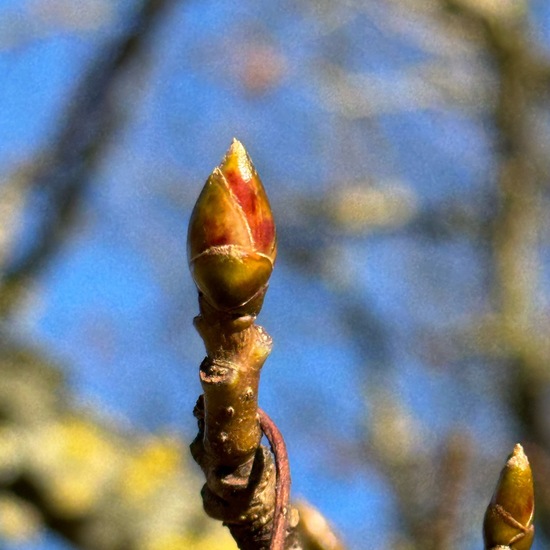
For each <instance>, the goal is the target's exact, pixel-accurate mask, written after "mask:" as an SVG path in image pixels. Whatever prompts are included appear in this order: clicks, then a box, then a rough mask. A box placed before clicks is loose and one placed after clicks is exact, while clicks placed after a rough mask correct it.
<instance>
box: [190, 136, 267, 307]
mask: <svg viewBox="0 0 550 550" xmlns="http://www.w3.org/2000/svg"><path fill="white" fill-rule="evenodd" d="M276 246H277V245H276V236H275V224H274V222H273V215H272V212H271V208H270V206H269V201H268V200H267V195H266V193H265V190H264V188H263V185H262V182H261V181H260V178H259V177H258V174H257V173H256V170H255V168H254V165H253V164H252V162H251V160H250V158H249V156H248V154H247V152H246V150H245V148H244V147H243V145H242V144H241V143H240V142H239V141H237V140H236V139H234V140H233V143H232V144H231V147H230V148H229V151H228V152H227V153H226V155H225V157H224V159H223V161H222V163H221V164H220V166H219V167H217V168H215V169H214V171H213V172H212V174H210V177H209V178H208V180H207V182H206V184H205V186H204V188H203V190H202V192H201V194H200V196H199V198H198V200H197V203H196V204H195V208H194V210H193V213H192V214H191V220H190V223H189V232H188V237H187V253H188V260H189V266H190V268H191V273H192V275H193V279H194V280H195V284H196V285H197V287H198V289H199V290H200V291H201V292H202V293H203V295H204V296H205V298H206V300H207V301H208V302H209V303H210V304H211V305H212V306H213V307H215V308H216V309H220V310H225V311H228V310H233V309H236V308H241V307H243V306H245V305H246V304H248V303H250V302H256V301H257V300H255V298H257V297H258V296H259V295H260V294H262V293H263V292H264V291H265V288H266V286H267V282H268V280H269V277H270V275H271V272H272V271H273V263H274V262H275V256H276V253H277V247H276Z"/></svg>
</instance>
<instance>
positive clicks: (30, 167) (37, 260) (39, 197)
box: [0, 0, 172, 317]
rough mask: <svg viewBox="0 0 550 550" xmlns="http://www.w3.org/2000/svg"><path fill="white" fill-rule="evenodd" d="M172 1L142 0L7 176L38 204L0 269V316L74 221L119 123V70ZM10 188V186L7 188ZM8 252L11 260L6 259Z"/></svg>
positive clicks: (136, 53)
mask: <svg viewBox="0 0 550 550" xmlns="http://www.w3.org/2000/svg"><path fill="white" fill-rule="evenodd" d="M171 3H172V0H147V1H145V2H143V3H141V6H140V8H139V9H138V10H137V11H136V13H135V14H133V15H132V16H130V20H129V23H128V24H127V25H126V28H125V30H124V31H122V32H120V33H119V34H118V35H117V36H115V37H114V38H112V39H111V40H110V41H109V42H108V43H107V44H105V45H104V46H103V47H102V48H101V49H100V51H99V52H98V54H97V55H96V58H95V60H94V61H93V62H92V63H91V65H90V66H89V67H88V68H87V69H86V70H85V71H84V73H83V75H82V77H81V79H80V82H79V83H78V85H77V86H76V87H75V90H74V92H73V97H72V99H71V100H69V101H68V102H67V110H66V112H65V113H64V114H63V116H62V117H61V118H60V120H61V124H60V128H59V129H58V131H57V135H56V136H55V138H54V141H53V144H52V145H51V146H50V147H49V148H48V150H47V151H46V152H45V153H44V154H42V155H41V156H40V158H38V159H36V160H35V161H33V162H32V163H27V164H26V165H25V166H24V167H23V169H22V171H21V173H20V174H16V176H15V177H14V178H12V181H14V182H15V183H14V184H13V185H15V186H16V187H18V189H19V193H20V195H22V196H24V197H25V199H24V200H23V201H20V203H21V205H28V204H32V203H38V204H40V209H39V213H40V214H38V213H37V214H36V217H37V218H39V219H34V220H33V237H32V240H31V243H30V245H28V246H27V247H26V248H25V249H24V250H20V249H17V250H15V248H16V246H17V245H16V243H15V242H14V243H13V244H12V246H11V252H12V253H11V255H7V254H6V255H5V256H4V258H3V259H4V260H5V263H4V265H3V266H2V268H1V269H0V315H1V316H2V317H6V315H8V314H9V313H10V311H12V310H13V308H14V307H16V306H17V304H18V301H19V299H20V298H21V297H22V295H23V294H24V292H25V289H26V288H27V286H28V285H29V284H30V283H31V282H32V279H33V278H34V277H35V276H36V274H37V273H38V272H39V271H40V269H41V268H42V267H43V266H44V265H45V264H46V263H47V262H48V261H49V260H50V259H51V258H52V256H53V254H54V253H55V251H56V250H57V249H58V247H59V245H60V244H61V243H62V241H63V239H64V238H65V236H66V235H67V232H68V230H69V228H70V227H71V226H72V224H73V222H74V221H75V218H76V216H75V214H76V212H77V210H78V207H79V205H80V203H81V200H82V198H83V196H84V194H85V192H86V189H87V187H88V186H89V184H90V181H91V179H92V177H93V171H94V169H95V167H96V166H97V163H98V161H99V160H100V159H101V158H102V155H103V154H104V153H105V151H106V149H107V147H108V146H109V144H110V138H111V137H112V136H113V135H114V133H115V132H116V130H117V129H118V127H119V125H120V117H119V116H118V111H117V108H116V105H115V104H114V97H113V95H114V91H115V89H116V85H117V83H118V82H119V79H120V77H121V75H122V74H123V73H124V72H125V71H127V70H128V69H129V68H130V66H131V65H132V64H133V63H135V61H136V60H137V59H138V58H139V57H140V56H142V55H143V53H144V51H145V48H147V47H148V46H149V40H150V38H151V36H152V35H153V34H154V33H155V31H156V30H157V27H158V20H159V19H160V17H161V16H162V15H163V14H164V13H165V11H166V10H167V9H168V7H169V6H170V4H171ZM13 185H12V187H13ZM9 256H11V258H10V259H8V257H9Z"/></svg>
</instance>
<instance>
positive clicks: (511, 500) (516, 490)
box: [483, 443, 535, 550]
mask: <svg viewBox="0 0 550 550" xmlns="http://www.w3.org/2000/svg"><path fill="white" fill-rule="evenodd" d="M534 511H535V498H534V491H533V476H532V473H531V467H530V466H529V461H528V460H527V457H526V456H525V453H524V452H523V448H522V446H521V445H520V444H519V443H518V444H517V445H516V446H515V447H514V452H513V453H512V454H511V455H510V457H509V458H508V462H507V463H506V466H504V469H503V470H502V472H501V474H500V479H499V481H498V484H497V487H496V489H495V493H494V495H493V498H492V499H491V502H490V504H489V506H488V508H487V512H486V513H485V520H484V522H483V536H484V539H485V547H486V548H495V547H498V546H499V545H500V546H505V547H509V548H510V549H511V550H529V549H530V548H531V544H532V542H533V537H534V535H535V528H534V526H533V514H534Z"/></svg>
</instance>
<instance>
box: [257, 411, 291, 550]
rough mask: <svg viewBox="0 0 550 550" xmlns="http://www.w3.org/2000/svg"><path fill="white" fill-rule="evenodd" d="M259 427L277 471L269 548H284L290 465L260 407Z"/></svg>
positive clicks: (278, 435)
mask: <svg viewBox="0 0 550 550" xmlns="http://www.w3.org/2000/svg"><path fill="white" fill-rule="evenodd" d="M258 415H259V417H260V427H261V428H262V431H263V433H264V434H265V436H266V437H267V440H268V441H269V445H270V446H271V451H272V452H273V455H274V457H275V470H276V473H277V482H276V495H275V513H274V515H273V531H272V535H271V543H270V545H269V550H284V548H285V541H286V531H287V519H288V518H287V516H288V511H289V500H290V466H289V463H288V454H287V451H286V445H285V441H284V439H283V436H282V434H281V432H280V431H279V428H277V426H276V424H275V422H273V420H271V418H270V417H269V416H268V415H267V413H266V412H265V411H263V410H262V409H258Z"/></svg>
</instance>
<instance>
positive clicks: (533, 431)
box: [446, 0, 550, 536]
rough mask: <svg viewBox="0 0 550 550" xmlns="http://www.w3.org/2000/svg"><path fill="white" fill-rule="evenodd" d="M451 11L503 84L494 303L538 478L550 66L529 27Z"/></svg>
mask: <svg viewBox="0 0 550 550" xmlns="http://www.w3.org/2000/svg"><path fill="white" fill-rule="evenodd" d="M446 4H447V5H448V6H449V7H451V8H452V9H454V10H455V11H457V12H458V13H461V14H462V15H463V17H464V19H465V20H466V21H467V22H468V23H469V24H471V25H476V26H478V27H479V28H480V29H481V30H482V32H483V37H484V39H485V42H486V47H487V52H488V54H489V56H490V59H491V61H492V62H493V65H494V67H495V71H496V74H497V77H498V82H499V85H498V89H497V94H498V95H497V98H496V103H495V107H494V112H493V120H494V124H495V128H496V131H497V135H496V140H497V152H498V160H499V171H498V176H497V193H498V202H499V209H498V212H497V214H496V216H495V219H494V224H493V236H492V246H493V262H494V279H495V283H496V284H495V288H496V295H495V296H494V298H495V304H496V307H497V309H498V311H499V316H500V318H501V323H500V324H501V327H502V333H501V334H500V339H501V340H502V342H505V343H506V347H507V348H508V349H509V350H510V352H509V357H510V369H511V370H510V372H511V380H510V386H509V394H507V395H506V396H505V398H506V399H507V401H508V402H509V403H510V407H511V409H512V411H513V413H514V416H515V417H516V418H517V419H518V421H519V423H520V433H521V439H522V441H525V444H526V448H527V452H528V454H529V453H530V452H531V448H533V450H535V449H536V452H533V460H532V463H533V471H534V472H535V477H537V472H540V473H541V474H542V473H543V472H545V471H547V464H548V463H549V462H550V461H549V456H550V437H549V434H548V431H547V422H546V419H545V414H544V407H543V402H544V400H545V394H546V393H547V387H548V375H547V374H546V372H547V367H548V364H549V362H550V353H549V350H548V344H547V336H546V334H545V333H544V328H542V327H544V324H541V323H540V321H541V319H540V317H541V312H540V311H537V294H538V285H539V271H540V257H539V246H540V242H539V234H540V230H541V222H542V216H543V212H544V206H541V203H542V201H543V200H544V199H543V193H542V182H541V179H542V174H541V172H542V170H541V160H542V159H541V158H540V155H539V154H538V151H537V147H536V144H537V135H536V134H535V132H534V131H533V128H534V124H533V122H534V120H533V116H534V112H535V106H536V105H537V102H540V101H545V100H547V99H548V95H547V91H545V86H544V83H547V82H548V75H549V74H550V61H548V60H547V59H543V58H541V57H539V56H537V54H536V53H535V48H534V46H533V45H532V44H531V42H530V33H529V29H528V26H527V21H526V20H525V19H522V18H521V17H518V18H516V19H514V20H508V19H504V18H503V19H500V18H497V17H493V18H489V17H484V16H482V15H480V13H478V12H477V11H475V10H473V9H471V8H469V7H468V6H467V4H466V3H463V2H461V1H459V0H446ZM541 330H542V331H543V332H542V334H541ZM536 489H537V509H538V512H537V513H538V515H539V520H538V523H539V525H540V527H541V529H542V530H543V531H544V532H545V534H546V535H547V536H550V489H549V488H548V487H547V484H545V483H544V482H542V478H541V482H539V483H537V484H536Z"/></svg>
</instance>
